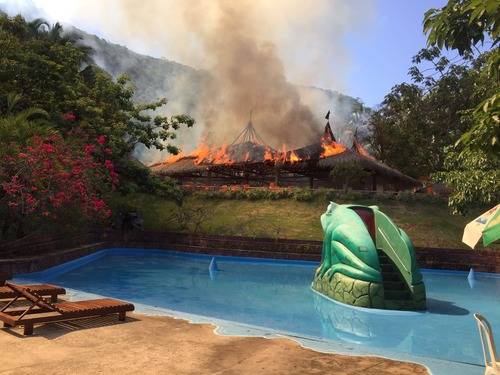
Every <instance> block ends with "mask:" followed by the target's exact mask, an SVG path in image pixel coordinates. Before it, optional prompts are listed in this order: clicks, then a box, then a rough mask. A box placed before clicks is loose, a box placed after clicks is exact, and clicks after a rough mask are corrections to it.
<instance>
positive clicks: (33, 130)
mask: <svg viewBox="0 0 500 375" xmlns="http://www.w3.org/2000/svg"><path fill="white" fill-rule="evenodd" d="M20 99H21V95H19V94H15V93H10V94H8V95H7V110H6V112H5V114H4V115H1V114H0V144H6V143H9V142H15V143H17V144H19V145H21V146H26V144H27V143H28V140H29V139H31V138H32V137H33V136H34V135H38V136H40V137H49V136H53V135H58V131H57V130H56V129H54V128H53V127H52V126H51V125H50V123H49V122H48V120H47V119H48V117H49V115H48V113H47V112H46V111H44V110H43V109H39V108H27V109H25V110H23V111H21V112H19V113H14V112H13V108H14V107H15V105H16V104H17V103H18V102H19V100H20Z"/></svg>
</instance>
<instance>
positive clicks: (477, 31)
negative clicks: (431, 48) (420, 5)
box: [424, 0, 500, 212]
mask: <svg viewBox="0 0 500 375" xmlns="http://www.w3.org/2000/svg"><path fill="white" fill-rule="evenodd" d="M424 32H425V33H427V34H428V38H427V40H428V44H429V45H435V46H437V48H439V49H442V48H446V49H452V50H457V51H458V53H459V54H460V55H462V56H464V55H467V54H471V53H473V52H474V51H475V49H476V47H478V46H483V47H484V45H485V43H486V42H491V49H490V51H489V52H488V53H485V54H484V55H483V61H482V65H481V66H478V67H477V71H478V75H479V77H480V79H481V80H482V82H483V85H481V86H480V87H482V89H480V90H477V91H476V93H477V95H476V97H475V98H474V105H472V106H471V109H469V110H468V111H465V112H464V113H463V117H462V118H463V119H467V120H469V121H470V124H471V125H470V126H469V128H468V130H467V131H466V132H465V133H464V134H463V135H462V136H461V137H460V138H459V139H458V140H457V142H456V143H455V146H456V148H455V150H449V153H448V155H447V156H446V161H447V163H446V165H445V170H444V171H443V172H441V173H436V174H435V175H434V176H433V177H434V178H436V179H437V180H438V181H442V182H444V183H446V184H448V185H449V186H452V187H453V188H454V189H455V193H454V194H453V195H452V196H451V197H450V200H449V203H450V205H451V206H452V207H453V208H454V209H455V211H457V212H464V211H466V210H467V208H468V207H469V206H471V205H477V204H480V203H485V204H492V203H497V202H498V201H500V192H499V190H498V181H499V175H498V171H499V170H500V80H499V70H500V50H499V47H498V44H499V42H500V1H499V0H450V1H448V4H447V5H446V6H445V7H444V8H441V9H430V10H429V11H428V12H427V13H426V14H425V18H424ZM457 151H460V154H457ZM491 182H493V183H491Z"/></svg>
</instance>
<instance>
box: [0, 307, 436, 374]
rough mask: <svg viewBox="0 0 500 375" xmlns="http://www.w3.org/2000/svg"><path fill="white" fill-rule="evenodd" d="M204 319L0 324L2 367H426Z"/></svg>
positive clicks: (196, 370)
mask: <svg viewBox="0 0 500 375" xmlns="http://www.w3.org/2000/svg"><path fill="white" fill-rule="evenodd" d="M214 329H215V327H214V326H213V325H210V324H192V323H189V322H188V321H186V320H183V319H175V318H171V317H166V316H148V315H144V314H135V313H132V314H129V315H128V316H127V320H126V322H118V321H117V319H116V316H109V317H102V318H97V319H96V318H93V319H82V320H78V321H76V320H75V321H71V322H62V323H50V324H44V325H40V326H35V331H34V335H32V336H22V328H19V327H15V328H9V329H7V328H2V329H0V347H1V348H2V358H3V359H4V360H3V361H2V363H1V365H0V373H2V374H16V375H18V374H42V373H43V374H137V373H140V374H175V375H182V374H190V375H191V374H219V375H233V374H234V375H246V374H248V375H250V374H252V375H253V374H273V375H274V374H286V375H293V374H300V375H302V374H327V373H329V374H340V375H341V374H346V375H347V374H365V375H370V374H373V375H375V374H377V375H379V374H389V375H393V374H394V375H395V374H398V375H406V374H408V375H410V374H429V372H428V371H427V369H426V368H425V367H424V366H422V365H419V364H416V363H410V362H401V361H395V360H391V359H386V358H381V357H369V356H347V355H338V354H328V353H321V352H317V351H314V350H312V349H306V348H303V347H301V346H300V345H299V344H298V343H296V342H295V341H293V340H291V339H287V338H273V339H266V338H262V337H234V336H221V335H218V334H216V333H214Z"/></svg>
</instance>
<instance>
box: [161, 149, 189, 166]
mask: <svg viewBox="0 0 500 375" xmlns="http://www.w3.org/2000/svg"><path fill="white" fill-rule="evenodd" d="M184 156H185V155H184V151H181V152H179V153H178V154H177V155H171V156H169V157H168V158H166V159H165V161H164V163H165V164H172V163H175V162H176V161H178V160H180V159H182V158H183V157H184Z"/></svg>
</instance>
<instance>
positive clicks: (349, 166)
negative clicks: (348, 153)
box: [330, 161, 369, 192]
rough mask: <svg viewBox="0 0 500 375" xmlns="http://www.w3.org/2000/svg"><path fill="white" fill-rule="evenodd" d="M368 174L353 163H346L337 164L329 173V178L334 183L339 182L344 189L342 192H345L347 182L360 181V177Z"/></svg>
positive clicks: (357, 164)
mask: <svg viewBox="0 0 500 375" xmlns="http://www.w3.org/2000/svg"><path fill="white" fill-rule="evenodd" d="M368 175H369V173H368V172H366V171H365V170H364V169H363V167H362V166H361V165H360V164H359V163H356V162H355V161H346V162H343V163H338V164H336V165H335V167H334V168H333V169H332V170H331V171H330V177H331V178H332V180H333V181H334V182H341V183H342V185H343V187H344V192H347V188H348V186H349V182H350V181H352V180H353V179H356V178H358V179H360V178H362V177H365V176H368Z"/></svg>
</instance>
